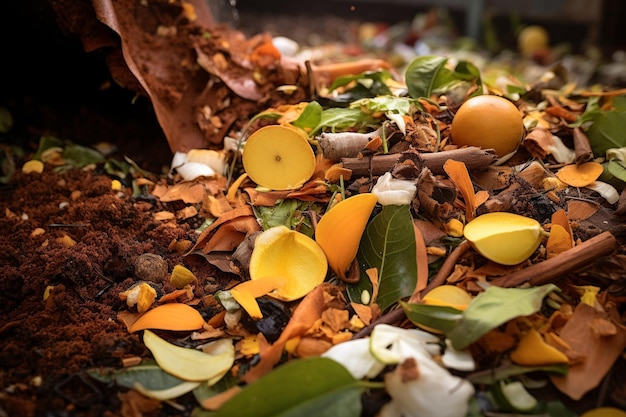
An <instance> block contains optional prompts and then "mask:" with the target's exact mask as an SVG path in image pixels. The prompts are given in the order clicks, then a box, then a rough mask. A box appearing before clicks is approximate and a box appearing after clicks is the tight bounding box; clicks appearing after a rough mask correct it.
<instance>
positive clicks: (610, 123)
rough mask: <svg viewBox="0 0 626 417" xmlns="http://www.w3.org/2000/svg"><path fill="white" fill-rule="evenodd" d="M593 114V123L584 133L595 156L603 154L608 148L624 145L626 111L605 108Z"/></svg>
mask: <svg viewBox="0 0 626 417" xmlns="http://www.w3.org/2000/svg"><path fill="white" fill-rule="evenodd" d="M593 115H595V117H593V123H592V124H591V126H589V128H588V129H587V132H586V133H587V136H588V137H589V143H590V145H591V150H592V151H593V154H594V155H595V156H597V157H599V156H604V154H605V153H606V151H607V150H608V149H610V148H623V147H626V135H624V132H626V111H615V110H613V111H609V110H606V111H598V112H595V113H593ZM590 117H591V116H590Z"/></svg>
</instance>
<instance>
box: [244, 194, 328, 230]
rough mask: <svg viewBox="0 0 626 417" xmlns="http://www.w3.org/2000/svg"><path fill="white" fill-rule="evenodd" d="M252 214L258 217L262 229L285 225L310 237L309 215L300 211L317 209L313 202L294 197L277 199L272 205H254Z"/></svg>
mask: <svg viewBox="0 0 626 417" xmlns="http://www.w3.org/2000/svg"><path fill="white" fill-rule="evenodd" d="M253 210H254V214H255V216H256V217H257V219H259V221H260V223H261V227H262V228H263V230H267V229H270V228H272V227H274V226H286V227H288V228H290V229H296V228H297V229H298V231H300V232H302V233H304V234H305V235H307V236H309V237H311V236H313V229H312V227H311V224H310V221H309V217H308V216H303V215H302V213H303V212H304V211H307V210H319V208H316V207H315V206H314V204H313V203H310V202H307V201H301V200H297V199H294V198H290V199H284V200H279V201H278V202H277V203H276V204H275V205H274V206H272V207H262V206H254V207H253Z"/></svg>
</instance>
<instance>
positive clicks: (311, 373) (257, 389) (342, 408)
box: [215, 357, 364, 417]
mask: <svg viewBox="0 0 626 417" xmlns="http://www.w3.org/2000/svg"><path fill="white" fill-rule="evenodd" d="M363 389H364V386H363V385H362V383H361V382H359V381H357V380H355V379H354V378H353V377H352V376H351V375H350V373H349V372H348V371H347V370H346V369H345V368H344V367H343V366H342V365H340V364H339V363H337V362H335V361H334V360H332V359H328V358H321V357H314V358H307V359H296V360H292V361H289V362H287V363H285V364H284V365H281V366H279V367H278V368H276V369H275V370H274V371H272V372H271V373H269V374H267V375H266V376H264V377H263V378H261V379H259V380H257V381H255V382H253V383H252V384H250V385H247V386H246V387H244V388H243V390H242V391H241V392H240V393H239V394H237V395H235V396H234V397H233V398H232V399H230V400H229V401H228V402H226V403H225V404H224V405H223V406H221V407H220V408H219V410H218V411H217V412H216V413H215V417H222V416H223V417H232V416H237V417H309V416H317V417H359V416H360V415H361V408H362V407H361V393H362V391H363Z"/></svg>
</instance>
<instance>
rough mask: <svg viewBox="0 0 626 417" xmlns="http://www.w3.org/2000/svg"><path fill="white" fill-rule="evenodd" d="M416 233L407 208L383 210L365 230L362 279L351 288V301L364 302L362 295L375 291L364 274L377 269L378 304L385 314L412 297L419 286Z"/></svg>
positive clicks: (349, 289) (361, 247)
mask: <svg viewBox="0 0 626 417" xmlns="http://www.w3.org/2000/svg"><path fill="white" fill-rule="evenodd" d="M415 251H416V248H415V232H414V231H413V218H412V216H411V211H410V208H409V206H408V205H391V206H383V209H382V211H381V212H380V213H379V214H378V215H376V217H374V218H373V219H372V220H371V221H370V223H369V224H368V225H367V227H366V228H365V232H364V233H363V237H362V238H361V242H360V244H359V251H358V253H357V259H358V261H359V266H360V271H361V279H360V281H359V282H358V283H357V284H355V285H349V286H348V291H349V294H350V297H351V299H352V300H353V301H355V302H359V303H360V302H361V293H362V292H363V291H364V290H365V291H369V292H370V294H371V291H372V287H371V284H370V281H369V278H368V277H367V275H366V274H365V271H366V270H367V269H369V268H377V269H378V297H377V298H376V303H377V304H378V305H379V306H380V308H381V309H382V310H383V311H384V310H386V309H387V308H388V307H389V306H391V305H392V304H394V303H396V302H397V301H399V300H400V299H402V298H403V297H408V296H410V295H411V294H413V291H414V290H415V285H416V282H417V261H416V259H415Z"/></svg>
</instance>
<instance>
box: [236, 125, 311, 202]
mask: <svg viewBox="0 0 626 417" xmlns="http://www.w3.org/2000/svg"><path fill="white" fill-rule="evenodd" d="M242 163H243V167H244V170H245V171H246V173H247V174H248V176H249V177H250V179H252V181H254V182H255V183H257V185H259V186H261V187H265V188H269V189H271V190H290V189H295V188H300V187H301V186H302V185H303V184H304V183H305V182H306V181H307V180H309V179H310V178H311V176H312V175H313V172H314V171H315V165H316V162H315V152H313V148H312V147H311V145H310V144H309V141H308V136H307V135H306V133H304V131H302V130H300V129H298V128H296V127H293V126H291V125H269V126H265V127H262V128H260V129H259V130H257V131H255V132H254V133H252V134H251V135H250V137H249V138H248V140H247V141H246V144H245V145H244V148H243V155H242Z"/></svg>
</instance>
